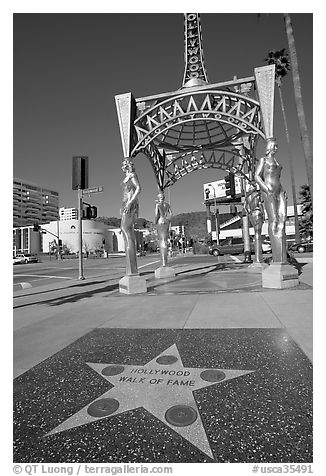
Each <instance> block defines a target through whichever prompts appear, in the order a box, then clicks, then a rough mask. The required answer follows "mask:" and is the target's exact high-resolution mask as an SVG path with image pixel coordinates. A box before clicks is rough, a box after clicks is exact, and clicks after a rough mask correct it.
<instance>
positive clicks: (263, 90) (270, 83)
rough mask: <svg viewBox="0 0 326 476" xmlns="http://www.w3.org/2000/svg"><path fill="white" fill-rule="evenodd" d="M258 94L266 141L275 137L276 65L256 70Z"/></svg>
mask: <svg viewBox="0 0 326 476" xmlns="http://www.w3.org/2000/svg"><path fill="white" fill-rule="evenodd" d="M255 78H256V86H257V92H258V97H259V102H260V108H261V113H262V116H263V125H264V131H265V136H266V139H269V138H271V137H273V119H274V85H275V64H273V65H269V66H262V67H261V68H255Z"/></svg>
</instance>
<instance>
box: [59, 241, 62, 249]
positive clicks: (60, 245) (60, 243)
mask: <svg viewBox="0 0 326 476" xmlns="http://www.w3.org/2000/svg"><path fill="white" fill-rule="evenodd" d="M59 250H60V251H62V240H59Z"/></svg>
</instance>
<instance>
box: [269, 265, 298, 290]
mask: <svg viewBox="0 0 326 476" xmlns="http://www.w3.org/2000/svg"><path fill="white" fill-rule="evenodd" d="M262 282H263V288H275V289H285V288H293V287H294V286H298V284H299V276H298V271H297V270H296V269H295V268H293V266H290V265H289V264H281V263H271V264H270V265H269V266H268V268H266V269H264V270H263V272H262Z"/></svg>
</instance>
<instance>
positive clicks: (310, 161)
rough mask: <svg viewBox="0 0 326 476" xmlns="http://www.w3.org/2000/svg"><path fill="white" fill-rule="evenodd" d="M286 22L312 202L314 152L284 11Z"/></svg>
mask: <svg viewBox="0 0 326 476" xmlns="http://www.w3.org/2000/svg"><path fill="white" fill-rule="evenodd" d="M284 23H285V30H286V36H287V39H288V45H289V53H290V58H291V66H292V79H293V87H294V96H295V103H296V107H297V114H298V122H299V128H300V133H301V140H302V145H303V151H304V157H305V163H306V171H307V178H308V185H309V189H310V193H311V202H312V197H313V158H312V152H311V147H310V140H309V136H308V129H307V123H306V117H305V113H304V107H303V101H302V95H301V82H300V75H299V67H298V58H297V51H296V47H295V41H294V34H293V28H292V22H291V17H290V15H289V14H288V13H284Z"/></svg>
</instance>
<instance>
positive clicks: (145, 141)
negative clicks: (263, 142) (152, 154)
mask: <svg viewBox="0 0 326 476" xmlns="http://www.w3.org/2000/svg"><path fill="white" fill-rule="evenodd" d="M188 114H189V113H188ZM188 114H185V115H188ZM224 116H226V117H229V118H231V119H234V118H233V116H232V115H230V114H224ZM179 117H182V116H179ZM206 120H207V122H217V123H218V124H219V123H224V124H228V125H232V126H234V127H235V128H237V129H240V130H241V131H242V132H243V133H244V134H256V135H260V136H261V137H262V138H265V135H264V133H263V132H262V131H261V130H260V129H258V128H257V127H253V126H252V125H251V124H250V123H249V122H247V121H243V120H241V122H240V120H239V119H238V121H239V122H237V123H236V122H235V120H232V121H229V120H227V119H224V118H223V116H222V115H221V114H220V113H219V117H218V118H209V120H208V119H206ZM196 121H205V119H203V118H200V117H199V118H191V119H184V120H181V121H178V123H174V124H171V125H170V126H168V127H166V128H165V129H163V131H162V130H158V128H159V127H161V125H162V124H161V125H160V126H156V127H155V128H153V129H152V131H151V132H150V133H148V134H147V135H146V136H144V137H143V138H142V139H141V141H139V142H138V143H137V145H136V146H135V147H134V148H133V150H132V153H131V155H132V156H133V157H135V156H136V155H137V153H138V152H142V151H143V149H144V148H146V147H147V146H148V145H149V144H150V143H151V142H153V141H154V140H155V139H157V136H158V134H162V133H163V132H165V131H168V130H170V129H173V127H175V126H176V125H180V126H181V125H183V124H186V123H190V124H191V123H193V122H196ZM243 124H245V125H246V126H248V129H247V127H244V126H243ZM250 127H251V129H250ZM157 130H158V131H157ZM223 130H224V129H223ZM155 131H157V132H155ZM237 135H238V134H236V135H232V136H229V137H227V138H225V140H224V141H222V142H219V145H220V146H222V145H226V144H228V143H230V142H231V141H232V140H234V139H235V138H236V137H237ZM148 139H149V140H148ZM184 140H188V139H184ZM189 140H190V139H189ZM160 143H161V141H159V144H160ZM163 144H164V146H165V148H166V149H172V150H174V149H175V147H173V146H172V145H171V146H170V145H168V144H166V143H163V141H162V146H163ZM215 145H216V144H215ZM158 146H159V145H158ZM213 146H214V144H212V143H209V144H207V148H212V147H213ZM189 148H190V149H192V150H193V149H197V148H198V145H196V144H194V145H189V146H181V147H180V149H179V150H189ZM205 148H206V146H205Z"/></svg>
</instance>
